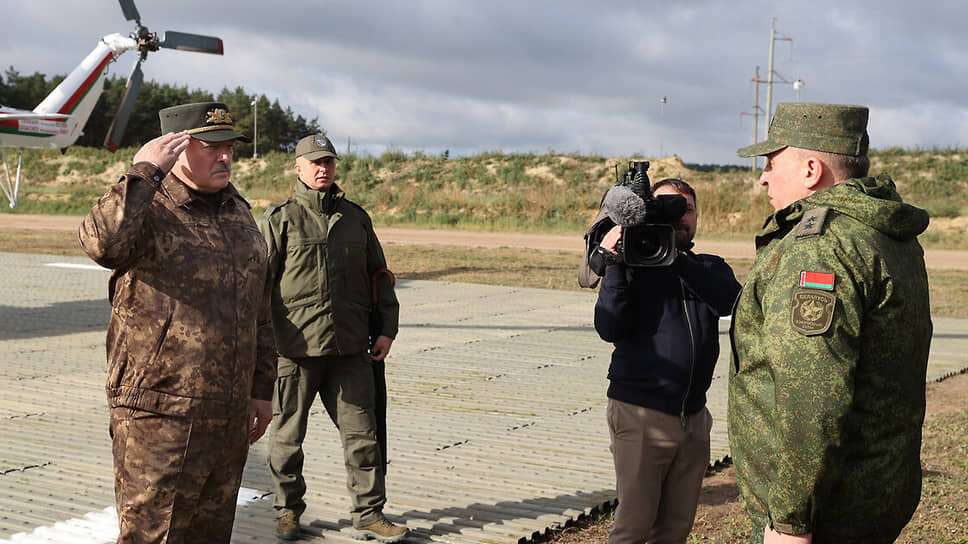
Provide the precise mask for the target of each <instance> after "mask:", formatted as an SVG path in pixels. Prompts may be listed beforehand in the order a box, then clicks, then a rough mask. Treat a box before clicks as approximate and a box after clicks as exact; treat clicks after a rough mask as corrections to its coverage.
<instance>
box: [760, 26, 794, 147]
mask: <svg viewBox="0 0 968 544" xmlns="http://www.w3.org/2000/svg"><path fill="white" fill-rule="evenodd" d="M777 40H781V41H787V42H791V43H792V42H793V38H791V37H790V36H780V37H779V38H777V37H776V17H774V18H773V23H772V24H771V25H770V66H769V67H768V72H767V74H766V124H767V130H769V124H770V118H772V117H773V46H774V45H775V44H776V41H777Z"/></svg>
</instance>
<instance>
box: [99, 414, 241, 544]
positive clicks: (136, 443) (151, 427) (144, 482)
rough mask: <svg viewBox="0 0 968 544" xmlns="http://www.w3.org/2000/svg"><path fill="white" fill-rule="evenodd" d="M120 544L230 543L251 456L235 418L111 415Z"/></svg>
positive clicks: (239, 421) (238, 422)
mask: <svg viewBox="0 0 968 544" xmlns="http://www.w3.org/2000/svg"><path fill="white" fill-rule="evenodd" d="M111 434H112V437H113V445H112V449H113V453H114V489H115V498H116V501H117V508H118V520H119V524H120V533H119V535H118V543H119V544H121V543H124V544H129V543H131V544H133V543H139V544H140V543H156V542H157V543H161V542H164V543H166V544H181V543H186V544H187V543H192V542H198V543H203V542H204V543H223V542H224V543H228V542H229V540H230V539H231V536H232V523H233V521H234V520H235V502H236V498H237V496H238V493H239V485H240V484H241V482H242V468H243V466H244V465H245V458H246V455H247V453H248V412H247V411H245V413H243V414H239V415H234V416H232V417H231V418H224V419H223V418H187V417H171V416H162V415H159V414H155V413H151V412H145V411H141V410H134V409H130V408H125V407H119V408H113V409H112V410H111Z"/></svg>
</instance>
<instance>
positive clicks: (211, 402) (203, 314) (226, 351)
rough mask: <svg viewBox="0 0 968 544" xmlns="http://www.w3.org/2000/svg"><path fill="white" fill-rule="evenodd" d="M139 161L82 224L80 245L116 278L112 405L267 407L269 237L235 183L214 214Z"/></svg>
mask: <svg viewBox="0 0 968 544" xmlns="http://www.w3.org/2000/svg"><path fill="white" fill-rule="evenodd" d="M162 176H163V172H161V171H160V170H158V169H156V168H155V167H154V166H153V165H151V164H150V163H138V164H135V165H134V166H132V167H131V169H130V170H129V171H128V173H127V175H125V176H124V177H123V178H121V181H120V182H119V183H118V184H117V185H115V186H114V187H112V188H111V190H110V191H108V192H107V194H105V195H104V196H103V197H101V199H100V200H99V201H98V203H97V204H96V205H95V206H94V207H93V208H92V209H91V212H90V213H89V214H88V215H87V217H86V218H85V219H84V222H83V223H82V224H81V227H80V233H79V234H80V242H81V246H82V247H83V248H84V251H85V252H87V254H88V255H89V256H90V257H91V258H92V259H94V261H96V262H97V263H98V264H100V265H101V266H104V267H107V268H110V269H112V270H113V271H114V273H113V274H112V275H111V280H110V284H109V288H108V298H109V299H110V301H111V306H112V310H113V311H112V313H111V323H110V325H109V328H108V336H107V355H108V380H107V393H108V399H109V402H110V405H111V406H112V407H116V406H127V407H132V408H138V409H142V410H148V411H151V412H156V413H160V414H166V415H175V416H194V417H224V416H225V415H229V414H235V413H238V411H239V410H247V409H248V401H249V399H250V398H255V399H261V400H271V399H272V389H273V382H274V381H275V363H276V354H275V349H274V346H273V341H272V323H271V320H270V315H269V304H268V301H269V299H268V296H269V284H268V281H267V277H266V250H265V241H264V240H263V239H262V235H261V234H260V233H259V230H258V229H257V228H256V226H255V221H254V220H253V219H252V215H251V212H250V211H249V206H248V203H247V202H246V201H245V200H244V199H243V198H242V197H241V196H240V195H239V194H238V192H237V191H236V190H235V188H234V187H233V186H231V185H229V186H228V188H227V189H224V190H223V191H222V192H221V194H222V201H221V204H220V206H219V208H218V210H217V211H216V210H215V209H213V207H212V206H210V205H209V204H208V203H206V202H204V201H203V200H202V199H201V198H199V197H198V196H197V195H194V194H193V193H192V192H190V191H189V189H188V187H187V186H185V184H183V183H182V182H181V181H180V180H179V179H178V178H176V177H175V176H173V175H168V176H167V177H164V178H163V179H162Z"/></svg>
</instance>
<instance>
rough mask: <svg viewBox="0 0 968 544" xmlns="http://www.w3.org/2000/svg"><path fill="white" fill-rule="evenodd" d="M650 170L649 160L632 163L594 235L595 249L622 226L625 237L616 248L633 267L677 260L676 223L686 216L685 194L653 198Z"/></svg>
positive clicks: (605, 201)
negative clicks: (614, 230) (615, 228)
mask: <svg viewBox="0 0 968 544" xmlns="http://www.w3.org/2000/svg"><path fill="white" fill-rule="evenodd" d="M616 169H617V167H616ZM648 169H649V162H648V161H630V162H629V166H628V170H627V171H626V172H625V174H624V176H622V177H618V176H616V178H617V179H616V181H615V185H614V186H613V187H612V188H611V189H609V190H608V192H607V193H606V194H605V197H604V198H603V199H602V210H603V211H604V212H605V214H606V216H607V217H605V218H603V219H602V220H601V223H600V224H599V225H596V227H595V229H594V231H593V232H592V233H591V234H592V239H591V242H593V243H592V244H591V248H592V249H594V248H597V247H598V246H599V244H601V241H602V238H604V237H605V234H606V233H607V232H608V231H609V230H611V228H612V227H614V226H615V225H621V227H622V238H621V240H619V243H618V244H617V245H616V247H615V249H616V251H617V252H618V254H619V255H620V256H621V260H622V262H624V263H625V264H627V265H629V266H668V265H670V264H672V262H673V261H675V259H676V230H675V227H674V226H673V225H672V223H675V222H676V221H678V220H679V218H681V217H682V216H683V215H684V214H685V213H686V199H685V197H683V196H682V195H659V196H655V195H653V194H652V190H651V189H650V186H649V176H648V175H647V174H646V172H647V171H648ZM616 174H617V172H616Z"/></svg>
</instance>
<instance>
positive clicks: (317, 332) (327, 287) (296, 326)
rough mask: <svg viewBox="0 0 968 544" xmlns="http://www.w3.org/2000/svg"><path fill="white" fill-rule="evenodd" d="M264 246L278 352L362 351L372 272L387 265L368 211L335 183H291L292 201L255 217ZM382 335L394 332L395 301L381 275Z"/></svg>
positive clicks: (292, 354) (294, 354) (366, 339)
mask: <svg viewBox="0 0 968 544" xmlns="http://www.w3.org/2000/svg"><path fill="white" fill-rule="evenodd" d="M259 229H260V230H261V231H262V233H263V235H265V239H266V242H267V243H268V245H269V275H270V277H271V281H272V324H273V329H274V331H275V335H276V349H278V351H279V354H280V355H283V356H285V357H317V356H323V355H351V354H354V353H365V352H366V351H367V349H368V348H369V319H370V308H371V306H372V303H371V299H372V284H371V278H372V277H373V274H374V273H375V272H377V271H379V270H381V269H384V268H386V258H385V257H384V256H383V248H382V247H381V246H380V241H379V240H378V239H377V237H376V233H374V232H373V224H372V223H371V222H370V216H369V215H367V213H366V211H364V210H363V208H361V207H360V206H358V205H356V204H354V203H352V202H350V201H349V200H346V198H345V195H344V193H343V191H342V190H340V188H339V187H338V186H336V185H333V186H332V187H331V189H330V190H329V191H328V192H326V193H321V192H319V191H314V190H312V189H309V188H308V187H306V186H305V185H303V184H302V183H301V182H296V184H295V189H294V191H293V195H292V197H291V198H289V199H288V200H286V201H285V202H282V203H280V204H276V205H274V206H271V207H270V208H269V209H267V210H266V213H265V215H263V216H262V217H261V218H260V219H259ZM377 295H378V301H377V311H379V312H380V317H381V321H382V325H383V331H382V334H383V335H384V336H388V337H390V338H395V337H396V335H397V326H398V320H399V313H400V305H399V303H398V302H397V297H396V294H394V291H393V288H392V287H391V286H390V285H389V281H388V279H387V278H386V276H382V277H381V279H380V284H379V288H378V289H377Z"/></svg>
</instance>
